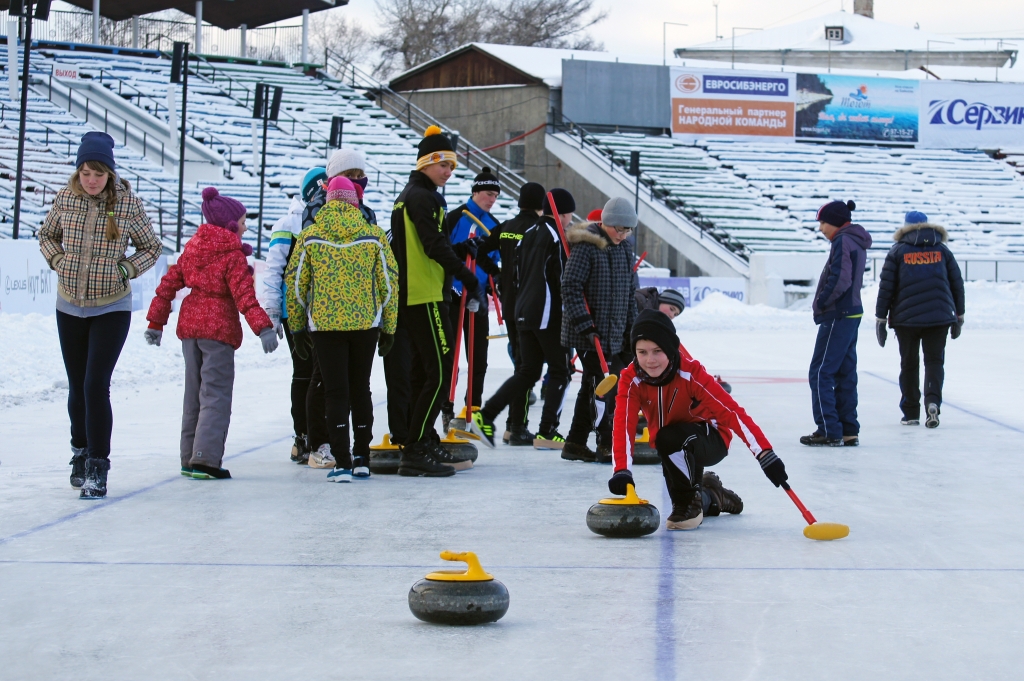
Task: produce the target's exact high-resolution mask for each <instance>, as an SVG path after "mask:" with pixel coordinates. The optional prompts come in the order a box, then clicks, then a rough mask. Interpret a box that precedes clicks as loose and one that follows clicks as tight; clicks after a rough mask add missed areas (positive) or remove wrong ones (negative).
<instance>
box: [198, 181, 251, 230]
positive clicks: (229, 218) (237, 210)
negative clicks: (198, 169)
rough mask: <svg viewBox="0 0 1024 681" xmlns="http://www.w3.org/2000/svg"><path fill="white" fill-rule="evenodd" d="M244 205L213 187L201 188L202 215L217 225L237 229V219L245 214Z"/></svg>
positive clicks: (210, 222)
mask: <svg viewBox="0 0 1024 681" xmlns="http://www.w3.org/2000/svg"><path fill="white" fill-rule="evenodd" d="M245 213H246V211H245V206H243V205H242V203H241V202H240V201H236V200H235V199H233V198H231V197H230V196H223V195H221V193H220V192H218V191H217V189H216V188H215V187H207V188H206V189H204V190H203V217H204V218H206V222H207V223H209V224H211V225H216V226H217V227H223V228H224V229H228V230H231V231H232V232H237V231H238V221H239V220H241V219H242V218H243V217H244V216H245Z"/></svg>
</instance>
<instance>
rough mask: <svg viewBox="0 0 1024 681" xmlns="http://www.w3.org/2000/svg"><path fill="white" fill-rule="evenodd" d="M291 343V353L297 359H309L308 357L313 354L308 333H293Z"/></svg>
mask: <svg viewBox="0 0 1024 681" xmlns="http://www.w3.org/2000/svg"><path fill="white" fill-rule="evenodd" d="M292 342H293V343H294V345H295V347H294V349H293V350H292V352H294V353H295V356H296V357H298V358H299V359H309V355H310V353H311V352H313V339H312V338H310V337H309V332H308V331H293V332H292Z"/></svg>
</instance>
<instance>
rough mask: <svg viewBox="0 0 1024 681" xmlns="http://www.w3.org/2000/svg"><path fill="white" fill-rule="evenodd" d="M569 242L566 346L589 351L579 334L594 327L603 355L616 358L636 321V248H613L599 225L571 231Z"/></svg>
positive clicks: (564, 293)
mask: <svg viewBox="0 0 1024 681" xmlns="http://www.w3.org/2000/svg"><path fill="white" fill-rule="evenodd" d="M566 239H568V240H569V247H570V249H571V250H570V252H569V260H568V262H566V264H565V273H564V274H563V275H562V306H563V308H564V311H565V315H564V317H563V319H562V345H564V346H565V347H567V348H576V349H581V348H582V349H586V348H588V347H589V345H590V343H589V341H587V340H586V339H585V338H584V337H583V336H582V335H581V332H583V331H585V330H587V329H588V328H590V327H591V326H593V327H596V328H597V335H598V336H600V337H601V346H602V349H603V350H604V352H605V354H606V355H614V354H616V353H618V352H619V351H620V350H622V348H623V347H629V342H628V340H626V338H625V337H626V334H628V333H629V330H630V328H631V327H632V326H633V319H634V318H635V317H636V299H635V293H636V279H635V278H634V277H633V248H632V246H630V244H629V242H628V241H623V242H621V243H620V244H619V245H617V246H616V245H614V244H613V243H612V242H611V240H610V239H609V238H608V237H607V236H606V235H605V233H604V231H603V230H602V229H601V227H600V226H598V225H597V224H596V223H590V224H584V225H579V226H577V227H574V228H572V229H570V230H569V233H568V234H567V235H566ZM584 298H586V301H587V304H588V305H589V306H590V313H589V314H588V313H587V309H586V307H585V306H584V304H583V299H584Z"/></svg>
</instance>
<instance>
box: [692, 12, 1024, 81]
mask: <svg viewBox="0 0 1024 681" xmlns="http://www.w3.org/2000/svg"><path fill="white" fill-rule="evenodd" d="M826 26H828V27H833V26H835V27H839V26H841V27H843V39H842V40H841V41H839V40H827V39H826V37H825V27H826ZM674 54H675V56H676V57H679V58H690V59H706V60H713V61H733V60H734V59H735V60H736V61H743V62H748V63H754V64H788V65H793V66H811V65H818V66H820V65H822V64H823V63H824V61H825V60H826V59H830V60H831V65H832V66H833V67H837V66H839V67H846V68H881V69H884V70H897V71H903V70H907V69H910V68H917V67H918V66H921V65H925V64H927V65H928V66H929V67H930V66H932V65H947V66H966V67H990V68H994V67H1000V66H1004V65H1006V64H1007V62H1010V63H1011V64H1012V63H1014V62H1015V61H1016V57H1017V50H1016V46H1015V45H1012V46H1011V45H1009V44H1007V43H1005V42H999V41H995V40H991V41H988V40H960V39H956V38H951V37H949V36H947V35H941V34H935V33H927V32H925V31H920V30H917V29H913V28H907V27H904V26H899V25H896V24H888V23H885V22H881V21H876V20H875V19H871V18H869V17H864V16H861V15H859V14H848V13H846V12H833V13H831V14H826V15H824V16H821V17H817V18H815V19H808V20H806V21H799V22H797V23H794V24H789V25H787V26H780V27H778V28H770V29H767V30H763V31H752V32H749V33H744V34H741V35H737V36H735V39H734V38H733V36H731V35H730V36H729V37H728V38H725V39H723V40H717V41H714V42H710V43H703V44H700V45H694V46H692V47H685V48H679V49H676V50H674Z"/></svg>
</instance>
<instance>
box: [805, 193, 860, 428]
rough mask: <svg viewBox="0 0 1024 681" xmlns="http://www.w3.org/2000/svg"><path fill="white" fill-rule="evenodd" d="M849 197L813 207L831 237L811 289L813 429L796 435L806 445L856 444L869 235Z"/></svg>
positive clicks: (810, 377)
mask: <svg viewBox="0 0 1024 681" xmlns="http://www.w3.org/2000/svg"><path fill="white" fill-rule="evenodd" d="M854 208H856V204H855V203H854V202H853V201H847V202H845V203H844V202H842V201H831V202H829V203H826V204H825V205H824V206H822V207H821V208H819V209H818V216H817V219H818V227H819V229H820V230H821V233H822V234H824V235H825V237H826V238H827V239H828V240H829V241H831V242H832V249H831V250H830V251H829V254H828V262H827V263H825V269H823V270H822V272H821V277H820V278H819V279H818V289H817V291H816V292H815V294H814V303H813V305H812V306H811V308H812V310H813V311H814V323H815V324H817V325H818V338H817V341H816V342H815V344H814V355H813V356H812V357H811V368H810V371H809V372H808V380H809V382H810V384H811V409H812V411H813V412H814V423H815V424H816V425H817V429H815V431H814V432H813V433H811V434H810V435H804V436H803V437H801V438H800V444H803V445H808V446H810V447H822V446H828V447H842V446H844V445H845V446H847V447H851V446H852V447H855V446H857V445H858V444H859V440H858V434H859V433H860V424H859V423H857V330H858V328H859V327H860V320H861V318H862V317H863V316H864V306H863V305H862V304H861V300H860V289H861V286H862V285H863V282H864V265H865V263H866V262H867V249H868V248H870V247H871V235H870V234H868V232H867V230H865V229H864V228H863V227H861V226H860V225H858V224H854V223H852V222H850V218H851V215H850V212H851V211H852V210H854Z"/></svg>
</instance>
